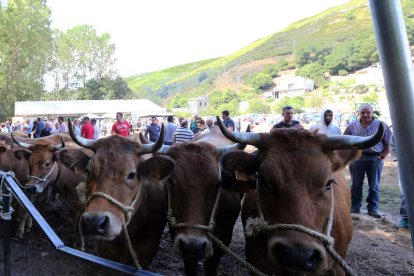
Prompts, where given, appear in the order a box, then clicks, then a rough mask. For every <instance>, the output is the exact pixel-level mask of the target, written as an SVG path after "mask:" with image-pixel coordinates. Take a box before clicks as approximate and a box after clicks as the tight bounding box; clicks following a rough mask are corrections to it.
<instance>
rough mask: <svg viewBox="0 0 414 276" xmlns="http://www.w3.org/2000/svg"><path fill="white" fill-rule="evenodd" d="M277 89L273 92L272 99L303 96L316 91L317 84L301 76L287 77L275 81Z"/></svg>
mask: <svg viewBox="0 0 414 276" xmlns="http://www.w3.org/2000/svg"><path fill="white" fill-rule="evenodd" d="M273 83H274V84H275V87H274V88H273V91H272V98H274V99H282V98H283V97H286V96H288V97H295V96H303V95H305V93H306V92H309V91H312V90H314V89H315V82H314V81H313V80H311V79H307V78H304V77H301V76H294V75H287V76H282V77H279V78H275V79H273Z"/></svg>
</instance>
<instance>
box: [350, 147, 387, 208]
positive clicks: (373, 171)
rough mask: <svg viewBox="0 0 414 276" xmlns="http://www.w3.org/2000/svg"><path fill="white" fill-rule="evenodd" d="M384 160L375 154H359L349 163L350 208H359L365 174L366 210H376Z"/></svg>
mask: <svg viewBox="0 0 414 276" xmlns="http://www.w3.org/2000/svg"><path fill="white" fill-rule="evenodd" d="M383 166H384V161H383V160H380V159H378V158H377V156H375V155H370V156H364V155H363V156H361V158H360V159H359V160H356V161H354V162H353V163H351V164H350V165H349V171H350V172H351V178H352V186H351V199H352V204H351V210H352V211H356V210H359V209H360V208H361V205H362V204H361V201H362V186H363V183H364V178H365V174H366V175H367V178H368V187H369V189H368V196H367V199H366V201H367V203H368V205H367V209H368V212H377V211H378V206H379V195H380V192H379V185H380V177H381V172H382V167H383Z"/></svg>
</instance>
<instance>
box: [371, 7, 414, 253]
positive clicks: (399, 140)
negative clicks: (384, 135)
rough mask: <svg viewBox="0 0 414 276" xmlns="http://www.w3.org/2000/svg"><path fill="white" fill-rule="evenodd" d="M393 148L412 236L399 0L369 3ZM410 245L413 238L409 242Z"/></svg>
mask: <svg viewBox="0 0 414 276" xmlns="http://www.w3.org/2000/svg"><path fill="white" fill-rule="evenodd" d="M369 3H370V7H371V14H372V20H373V23H374V30H375V36H376V39H377V44H378V53H379V58H380V61H381V66H382V71H383V74H384V81H385V88H386V91H387V98H388V103H389V106H390V114H391V120H392V125H393V129H394V139H395V142H396V145H397V154H398V163H399V173H400V179H401V184H402V186H403V190H404V193H405V196H406V201H407V204H408V216H409V218H408V219H409V221H410V223H411V226H412V227H411V237H414V170H413V168H414V120H413V119H412V118H413V117H412V112H413V111H414V87H413V86H414V73H413V64H412V60H411V53H410V48H409V43H408V38H407V31H406V28H405V24H404V17H403V12H402V7H401V2H400V0H370V1H369ZM411 241H412V242H413V245H414V239H411Z"/></svg>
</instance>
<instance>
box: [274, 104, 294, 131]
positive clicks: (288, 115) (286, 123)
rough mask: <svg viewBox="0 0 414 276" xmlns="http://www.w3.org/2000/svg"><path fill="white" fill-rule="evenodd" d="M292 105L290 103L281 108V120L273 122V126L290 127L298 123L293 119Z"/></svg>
mask: <svg viewBox="0 0 414 276" xmlns="http://www.w3.org/2000/svg"><path fill="white" fill-rule="evenodd" d="M293 113H294V112H293V107H292V106H290V105H287V106H284V107H283V108H282V116H283V120H282V121H280V122H279V123H277V124H275V125H274V126H273V128H291V127H295V126H297V125H300V123H299V121H296V120H293Z"/></svg>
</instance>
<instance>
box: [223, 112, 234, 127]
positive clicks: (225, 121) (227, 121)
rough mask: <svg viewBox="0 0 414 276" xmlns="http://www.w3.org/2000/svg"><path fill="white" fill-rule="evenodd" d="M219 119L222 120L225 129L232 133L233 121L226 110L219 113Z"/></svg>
mask: <svg viewBox="0 0 414 276" xmlns="http://www.w3.org/2000/svg"><path fill="white" fill-rule="evenodd" d="M221 118H222V119H223V124H224V125H225V126H226V127H227V129H228V130H231V131H234V121H233V120H232V119H231V118H230V112H229V111H228V110H224V111H223V112H221Z"/></svg>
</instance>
